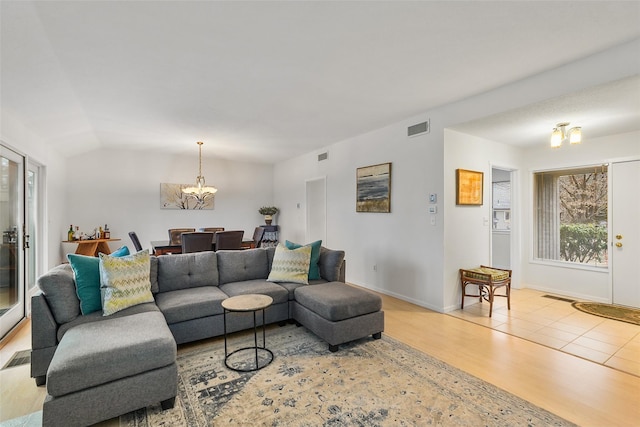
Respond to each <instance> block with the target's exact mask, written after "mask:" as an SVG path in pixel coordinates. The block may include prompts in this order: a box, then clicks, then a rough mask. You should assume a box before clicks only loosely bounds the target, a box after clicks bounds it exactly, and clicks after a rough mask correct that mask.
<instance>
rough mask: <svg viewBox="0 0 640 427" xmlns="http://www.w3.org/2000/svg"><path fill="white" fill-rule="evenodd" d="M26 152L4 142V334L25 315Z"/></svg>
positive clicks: (0, 274)
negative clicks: (18, 150)
mask: <svg viewBox="0 0 640 427" xmlns="http://www.w3.org/2000/svg"><path fill="white" fill-rule="evenodd" d="M24 163H25V159H24V157H23V156H21V155H19V154H17V153H15V152H14V151H11V150H9V149H8V148H5V147H3V146H0V231H2V246H1V247H0V338H1V337H3V336H4V335H6V333H7V332H9V331H10V330H11V329H12V328H13V327H14V326H15V325H17V324H18V322H20V321H21V320H22V319H23V318H24V316H25V305H24V301H25V297H24V256H23V254H24V252H23V246H22V245H23V238H22V233H23V224H24V221H23V218H24V203H25V202H24V201H25V198H24V182H25V179H24Z"/></svg>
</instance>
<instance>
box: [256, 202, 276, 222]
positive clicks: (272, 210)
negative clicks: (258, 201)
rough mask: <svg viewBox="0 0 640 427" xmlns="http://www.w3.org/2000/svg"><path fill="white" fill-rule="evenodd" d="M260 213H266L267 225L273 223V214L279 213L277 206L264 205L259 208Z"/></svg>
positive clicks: (265, 220)
mask: <svg viewBox="0 0 640 427" xmlns="http://www.w3.org/2000/svg"><path fill="white" fill-rule="evenodd" d="M258 213H260V215H264V222H265V223H266V224H267V225H271V222H272V221H273V216H274V215H275V214H277V213H278V208H276V207H275V206H263V207H261V208H260V209H258Z"/></svg>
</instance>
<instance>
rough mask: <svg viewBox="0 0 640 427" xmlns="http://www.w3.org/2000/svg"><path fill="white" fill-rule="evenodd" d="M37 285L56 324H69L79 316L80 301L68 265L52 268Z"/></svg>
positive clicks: (71, 271) (40, 278)
mask: <svg viewBox="0 0 640 427" xmlns="http://www.w3.org/2000/svg"><path fill="white" fill-rule="evenodd" d="M37 284H38V287H39V288H40V290H41V291H42V293H43V294H44V297H45V298H46V300H47V304H49V307H50V308H51V311H52V312H53V317H54V318H55V319H56V322H57V323H58V324H62V323H67V322H70V321H72V320H73V319H75V318H76V317H78V316H80V300H79V299H78V295H77V294H76V284H75V281H74V280H73V270H72V269H71V266H70V265H69V264H62V265H58V266H57V267H54V268H52V269H51V270H50V271H49V272H47V274H45V275H43V276H40V277H39V278H38V281H37ZM100 314H102V312H100Z"/></svg>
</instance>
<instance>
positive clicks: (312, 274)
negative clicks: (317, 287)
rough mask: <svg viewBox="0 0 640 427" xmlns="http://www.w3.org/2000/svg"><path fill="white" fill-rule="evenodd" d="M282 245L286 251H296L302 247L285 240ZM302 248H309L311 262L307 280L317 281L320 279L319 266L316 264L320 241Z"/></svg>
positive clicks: (318, 260)
mask: <svg viewBox="0 0 640 427" xmlns="http://www.w3.org/2000/svg"><path fill="white" fill-rule="evenodd" d="M284 244H285V246H286V247H287V249H298V248H301V247H302V246H303V245H299V244H297V243H293V242H290V241H288V240H286V241H285V242H284ZM304 246H311V262H310V263H309V280H318V279H320V266H319V265H318V262H320V246H322V240H318V241H315V242H313V243H309V244H308V245H304Z"/></svg>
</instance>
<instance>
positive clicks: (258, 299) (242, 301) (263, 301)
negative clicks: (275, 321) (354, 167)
mask: <svg viewBox="0 0 640 427" xmlns="http://www.w3.org/2000/svg"><path fill="white" fill-rule="evenodd" d="M272 302H273V298H271V297H270V296H268V295H260V294H247V295H238V296H235V297H231V298H227V299H226V300H224V301H222V308H223V309H224V314H223V316H224V364H225V366H226V367H227V368H229V369H231V370H233V371H237V372H253V371H257V370H258V369H262V368H264V367H265V366H267V365H268V364H269V363H271V362H272V361H273V353H272V352H271V350H269V349H268V348H267V346H266V341H265V322H264V310H265V309H266V308H267V307H269V306H270V305H271V303H272ZM260 310H262V347H260V346H259V345H258V328H257V325H256V312H257V311H260ZM227 312H252V313H253V343H254V345H253V346H250V347H242V348H239V349H237V350H234V351H232V352H231V353H229V352H228V351H227ZM246 350H253V351H254V352H255V366H254V367H250V368H238V367H234V366H231V364H230V363H229V357H230V356H231V355H233V354H236V353H239V352H242V351H246ZM258 351H261V352H265V353H266V355H267V357H266V358H265V360H264V361H263V362H262V363H259V360H258Z"/></svg>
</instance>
